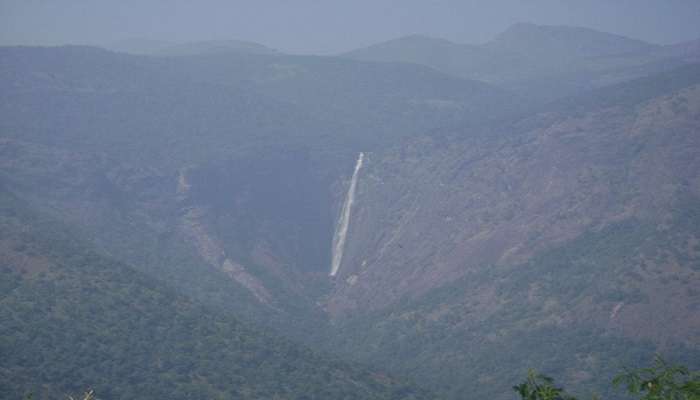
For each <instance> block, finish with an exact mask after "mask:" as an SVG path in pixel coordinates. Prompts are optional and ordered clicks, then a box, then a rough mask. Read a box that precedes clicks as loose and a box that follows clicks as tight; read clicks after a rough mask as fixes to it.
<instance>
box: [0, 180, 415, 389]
mask: <svg viewBox="0 0 700 400" xmlns="http://www.w3.org/2000/svg"><path fill="white" fill-rule="evenodd" d="M0 202H1V203H0V232H2V235H0V237H1V239H0V259H2V267H1V268H0V271H1V272H0V273H1V274H2V279H0V284H1V285H2V293H3V295H2V298H0V318H1V319H2V321H3V323H2V327H0V351H1V352H2V354H3V357H2V360H1V361H0V395H1V396H2V397H3V398H21V397H22V396H24V395H25V394H27V393H30V392H32V393H34V398H41V399H58V398H65V393H77V392H79V391H82V390H86V389H87V388H92V389H94V390H95V391H96V392H97V393H98V395H99V396H100V398H109V399H153V398H169V399H191V398H238V399H260V398H294V399H302V398H303V399H312V398H349V399H350V398H354V399H420V398H427V395H426V394H425V393H424V392H422V391H419V390H416V389H413V388H411V387H409V386H405V385H402V384H400V383H398V382H397V381H395V380H394V379H392V378H390V377H388V376H386V375H382V374H379V373H374V372H366V371H364V370H362V369H361V368H360V367H358V366H355V365H349V364H346V363H342V362H340V361H338V360H336V359H333V358H328V357H324V356H322V355H320V354H318V353H315V352H313V351H311V350H309V349H306V348H303V347H300V346H296V345H293V344H292V343H290V342H288V341H286V340H283V339H280V338H277V337H275V336H272V335H269V334H266V333H263V332H260V331H256V330H254V329H252V328H250V327H248V326H246V325H244V324H242V323H241V322H239V321H238V320H236V319H235V318H233V317H232V316H230V315H229V314H227V313H219V312H216V311H213V310H211V309H207V308H205V307H202V306H201V305H198V304H197V303H196V302H193V301H192V300H190V299H188V298H186V297H183V296H181V295H177V294H175V293H174V292H173V291H172V290H171V289H169V288H168V287H166V286H164V285H162V284H159V283H158V282H156V281H155V280H153V279H151V278H149V277H147V276H145V275H143V274H141V273H139V272H138V271H136V270H134V269H133V268H131V267H130V266H128V265H125V264H123V263H120V262H118V261H115V260H113V259H110V258H107V257H104V256H102V255H100V254H99V253H98V252H95V251H94V250H93V249H91V247H90V246H89V245H87V244H85V243H83V242H81V241H80V240H76V239H75V235H74V234H73V232H71V230H70V229H68V228H66V227H65V226H63V225H62V224H61V223H57V222H55V221H54V220H52V219H51V218H47V217H45V216H43V215H41V214H39V213H36V212H34V211H33V210H31V209H28V208H27V207H26V206H24V205H23V204H22V202H21V200H20V199H18V198H16V197H14V196H13V195H12V194H11V193H8V192H7V191H5V190H3V191H2V193H1V194H0Z"/></svg>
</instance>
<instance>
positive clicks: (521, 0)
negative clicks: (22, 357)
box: [0, 0, 700, 53]
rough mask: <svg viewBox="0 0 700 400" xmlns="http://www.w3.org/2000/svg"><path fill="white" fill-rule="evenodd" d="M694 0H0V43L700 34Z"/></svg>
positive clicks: (333, 42) (292, 42) (337, 44)
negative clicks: (582, 30)
mask: <svg viewBox="0 0 700 400" xmlns="http://www.w3.org/2000/svg"><path fill="white" fill-rule="evenodd" d="M698 21H700V0H346V1H339V0H229V1H225V0H198V1H194V0H192V1H183V0H14V1H8V0H0V43H2V44H63V43H79V44H84V43H90V44H99V43H108V42H113V41H118V40H123V39H129V38H134V37H143V38H149V39H160V40H168V41H192V40H209V39H243V40H251V41H256V42H260V43H262V44H265V45H268V46H270V47H275V48H278V49H281V50H284V51H290V52H301V53H331V52H340V51H344V50H349V49H352V48H355V47H360V46H365V45H369V44H372V43H375V42H379V41H383V40H387V39H391V38H395V37H399V36H403V35H408V34H413V33H420V34H427V35H431V36H436V37H443V38H447V39H450V40H453V41H457V42H464V43H478V42H484V41H486V40H488V39H489V38H491V37H492V36H493V35H495V34H497V33H498V32H500V31H502V30H504V29H505V28H507V27H508V26H509V25H511V24H512V23H515V22H534V23H539V24H558V25H578V26H586V27H591V28H594V29H598V30H602V31H607V32H613V33H618V34H622V35H626V36H630V37H634V38H639V39H644V40H647V41H652V42H656V43H671V42H678V41H684V40H691V39H696V38H700V23H699V22H698Z"/></svg>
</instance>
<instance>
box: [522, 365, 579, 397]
mask: <svg viewBox="0 0 700 400" xmlns="http://www.w3.org/2000/svg"><path fill="white" fill-rule="evenodd" d="M513 390H515V391H516V392H517V393H518V394H519V395H520V397H521V398H522V399H523V400H576V399H575V398H574V397H572V396H569V395H568V394H566V393H565V392H564V389H561V388H558V387H556V386H554V379H552V378H550V377H548V376H547V375H543V374H540V373H538V372H536V371H535V370H532V369H531V370H530V371H528V373H527V379H526V380H525V382H523V383H521V384H520V385H517V386H513Z"/></svg>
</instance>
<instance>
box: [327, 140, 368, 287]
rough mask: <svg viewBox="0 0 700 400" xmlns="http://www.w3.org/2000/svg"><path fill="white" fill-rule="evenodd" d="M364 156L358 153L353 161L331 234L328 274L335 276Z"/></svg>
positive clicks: (343, 247)
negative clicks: (331, 245)
mask: <svg viewBox="0 0 700 400" xmlns="http://www.w3.org/2000/svg"><path fill="white" fill-rule="evenodd" d="M364 158H365V153H360V156H359V157H357V162H356V163H355V172H353V173H352V179H351V180H350V187H349V188H348V194H347V195H346V196H345V202H343V209H342V211H341V212H340V219H339V220H338V225H337V226H336V228H335V234H334V235H333V252H332V255H333V257H332V264H331V273H330V276H335V275H336V274H337V273H338V269H339V268H340V262H341V261H342V260H343V250H344V249H345V238H346V236H347V234H348V226H349V225H350V212H351V211H352V203H353V202H354V201H355V189H356V188H357V176H358V175H359V174H360V169H361V168H362V161H363V160H364Z"/></svg>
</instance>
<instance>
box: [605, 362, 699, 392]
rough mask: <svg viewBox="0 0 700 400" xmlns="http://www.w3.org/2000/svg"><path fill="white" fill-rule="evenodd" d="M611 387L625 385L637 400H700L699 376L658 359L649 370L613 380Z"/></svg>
mask: <svg viewBox="0 0 700 400" xmlns="http://www.w3.org/2000/svg"><path fill="white" fill-rule="evenodd" d="M613 384H614V385H615V386H620V385H625V386H626V388H627V391H628V392H629V393H630V394H633V395H635V396H641V397H640V399H641V400H700V373H699V372H697V371H694V372H690V371H688V369H687V368H686V367H683V366H679V365H669V364H668V363H667V362H666V361H664V360H663V359H662V358H661V357H658V356H657V357H656V359H655V360H654V365H653V366H652V367H650V368H642V369H637V370H631V371H626V372H624V373H622V374H620V375H618V376H616V377H615V379H613Z"/></svg>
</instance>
